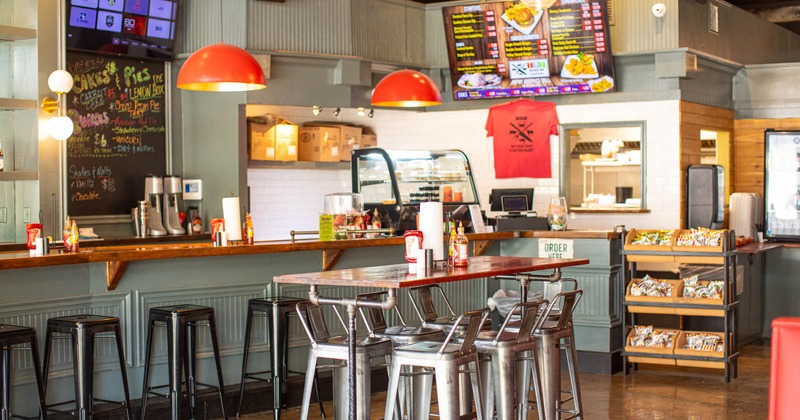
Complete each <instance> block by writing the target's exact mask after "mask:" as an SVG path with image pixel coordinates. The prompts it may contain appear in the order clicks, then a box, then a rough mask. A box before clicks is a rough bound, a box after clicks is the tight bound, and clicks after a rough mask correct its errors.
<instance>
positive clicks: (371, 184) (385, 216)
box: [350, 147, 478, 233]
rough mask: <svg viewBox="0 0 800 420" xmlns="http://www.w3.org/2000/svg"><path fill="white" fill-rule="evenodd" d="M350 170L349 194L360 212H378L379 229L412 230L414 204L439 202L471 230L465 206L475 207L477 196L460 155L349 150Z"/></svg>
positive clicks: (453, 152)
mask: <svg viewBox="0 0 800 420" xmlns="http://www.w3.org/2000/svg"><path fill="white" fill-rule="evenodd" d="M350 168H351V172H352V180H353V192H355V193H359V194H361V195H362V196H363V199H364V210H365V211H368V212H370V214H372V213H373V212H374V210H375V209H377V210H378V213H379V214H380V216H381V219H382V223H383V225H384V226H392V227H394V228H395V230H397V231H398V233H402V232H404V231H405V230H408V229H415V228H416V216H417V213H418V212H419V203H421V202H424V201H439V202H442V203H443V205H444V211H445V212H450V213H451V214H452V218H453V220H456V221H460V222H462V223H463V224H464V228H465V230H466V231H468V232H469V231H471V229H472V222H471V218H470V212H469V206H470V205H472V204H478V192H477V190H476V188H475V181H474V179H473V177H472V171H471V169H470V168H471V166H470V163H469V159H468V158H467V155H465V154H464V152H462V151H460V150H395V151H388V150H383V149H381V148H378V147H372V148H367V149H358V150H354V151H353V155H352V161H351V165H350Z"/></svg>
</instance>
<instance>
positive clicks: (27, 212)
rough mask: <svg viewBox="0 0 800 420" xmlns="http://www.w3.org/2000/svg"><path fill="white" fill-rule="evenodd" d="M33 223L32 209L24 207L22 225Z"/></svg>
mask: <svg viewBox="0 0 800 420" xmlns="http://www.w3.org/2000/svg"><path fill="white" fill-rule="evenodd" d="M30 222H31V208H30V207H23V208H22V223H30Z"/></svg>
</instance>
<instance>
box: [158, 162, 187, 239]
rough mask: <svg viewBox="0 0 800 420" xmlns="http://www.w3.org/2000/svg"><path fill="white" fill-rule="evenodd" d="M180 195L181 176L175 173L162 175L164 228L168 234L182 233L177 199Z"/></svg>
mask: <svg viewBox="0 0 800 420" xmlns="http://www.w3.org/2000/svg"><path fill="white" fill-rule="evenodd" d="M180 195H181V178H180V177H177V176H175V175H167V176H165V177H164V214H163V216H164V228H165V229H166V230H167V233H168V234H170V235H183V234H184V233H185V232H184V230H183V227H182V226H181V217H180V210H179V209H178V199H179V198H180Z"/></svg>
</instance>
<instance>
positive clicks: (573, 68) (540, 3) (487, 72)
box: [442, 0, 616, 100]
mask: <svg viewBox="0 0 800 420" xmlns="http://www.w3.org/2000/svg"><path fill="white" fill-rule="evenodd" d="M442 12H443V13H444V25H445V38H446V41H447V51H448V59H449V62H450V76H451V79H452V83H453V97H454V99H456V100H460V99H480V98H504V97H519V96H534V95H563V94H573V93H601V92H610V91H614V90H615V88H616V83H615V80H614V63H613V61H612V56H611V39H610V34H609V30H608V2H607V0H519V1H503V2H491V3H490V2H485V3H480V4H475V5H465V6H450V7H444V8H442Z"/></svg>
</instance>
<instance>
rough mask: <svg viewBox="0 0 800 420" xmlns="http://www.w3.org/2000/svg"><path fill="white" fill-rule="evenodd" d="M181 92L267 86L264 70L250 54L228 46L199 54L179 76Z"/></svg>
mask: <svg viewBox="0 0 800 420" xmlns="http://www.w3.org/2000/svg"><path fill="white" fill-rule="evenodd" d="M177 86H178V89H187V90H200V91H206V92H236V91H247V90H258V89H264V88H266V87H267V81H266V78H265V77H264V71H263V70H262V69H261V66H260V65H259V64H258V61H256V59H255V58H253V56H252V55H250V53H248V52H247V51H245V50H243V49H241V48H239V47H236V46H233V45H228V44H223V43H219V44H212V45H207V46H205V47H203V48H200V49H199V50H197V51H195V52H194V53H193V54H192V55H190V56H189V58H187V59H186V62H185V63H183V66H182V67H181V71H180V72H179V73H178V83H177Z"/></svg>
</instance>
